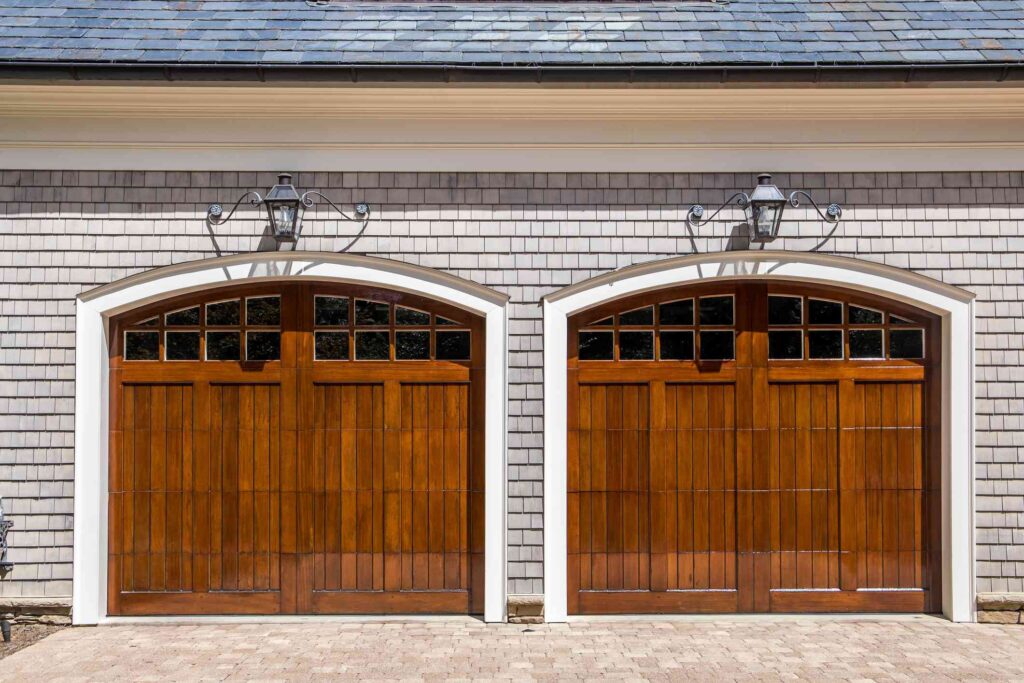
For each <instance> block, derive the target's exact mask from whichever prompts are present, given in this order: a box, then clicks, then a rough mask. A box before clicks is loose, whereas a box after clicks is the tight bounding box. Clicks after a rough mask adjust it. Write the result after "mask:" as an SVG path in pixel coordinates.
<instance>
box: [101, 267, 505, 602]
mask: <svg viewBox="0 0 1024 683" xmlns="http://www.w3.org/2000/svg"><path fill="white" fill-rule="evenodd" d="M111 334H112V335H113V339H112V344H111V348H112V357H111V376H110V387H111V411H110V415H111V434H110V473H109V480H110V489H109V490H110V496H109V572H108V577H109V582H108V602H109V604H108V609H109V613H110V614H113V615H118V614H122V615H125V614H130V615H140V614H274V613H314V614H317V613H320V614H329V613H351V614H360V613H362V614H366V613H424V612H426V613H467V612H481V611H482V601H483V549H484V531H483V529H484V527H483V524H484V517H483V515H484V505H483V503H484V494H483V491H484V486H483V475H484V472H483V412H482V409H483V405H484V396H485V392H484V385H483V348H484V327H483V322H482V319H480V318H479V317H477V316H474V315H471V314H469V313H467V312H466V311H463V310H460V309H457V308H453V307H451V306H448V305H445V304H442V303H439V302H436V301H430V300H426V299H423V298H421V297H417V296H413V295H410V294H404V293H400V292H395V291H387V290H380V289H370V288H365V287H358V286H349V285H327V284H309V283H269V284H261V285H256V286H253V285H247V286H245V287H233V288H221V289H217V290H211V291H208V292H204V293H202V294H193V295H189V296H185V297H179V298H176V299H174V300H170V301H165V302H161V303H160V304H158V305H153V306H149V307H146V308H144V309H138V310H135V311H132V312H130V313H128V314H124V315H122V316H119V317H118V318H116V319H115V320H114V321H113V322H112V325H111Z"/></svg>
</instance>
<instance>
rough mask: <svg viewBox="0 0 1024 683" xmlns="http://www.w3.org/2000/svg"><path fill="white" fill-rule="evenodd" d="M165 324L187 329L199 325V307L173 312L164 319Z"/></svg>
mask: <svg viewBox="0 0 1024 683" xmlns="http://www.w3.org/2000/svg"><path fill="white" fill-rule="evenodd" d="M164 322H166V323H167V324H168V325H173V326H175V327H185V326H192V325H198V324H199V306H192V307H191V308H185V309H182V310H180V311H172V312H171V313H168V314H167V315H166V316H165V317H164Z"/></svg>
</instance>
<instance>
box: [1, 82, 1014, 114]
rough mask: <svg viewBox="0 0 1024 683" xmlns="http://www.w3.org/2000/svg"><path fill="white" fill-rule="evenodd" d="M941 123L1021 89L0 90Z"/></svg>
mask: <svg viewBox="0 0 1024 683" xmlns="http://www.w3.org/2000/svg"><path fill="white" fill-rule="evenodd" d="M10 116H14V117H32V116H46V117H76V118H81V117H96V118H108V117H114V118H118V117H132V118H148V117H156V118H163V117H179V116H185V117H189V118H213V119H218V118H222V117H225V116H229V117H231V118H235V119H269V120H274V119H281V118H289V119H295V118H301V119H322V118H328V119H334V120H337V119H342V120H344V119H364V118H373V119H396V120H404V119H418V120H423V119H431V118H434V119H447V120H452V119H455V120H462V119H476V118H496V119H526V120H538V119H541V120H544V119H566V118H568V119H585V120H619V119H641V120H642V119H651V118H653V119H668V120H699V119H716V120H723V119H725V120H744V119H753V118H756V119H760V120H765V119H769V120H770V119H787V120H788V119H843V120H851V119H862V120H863V119H870V120H874V119H908V118H913V119H921V118H926V119H949V118H956V119H959V118H972V119H992V118H1007V117H1010V118H1017V117H1021V116H1024V89H1015V88H1010V87H1003V88H992V87H977V88H927V89H923V88H857V87H846V88H743V89H723V88H714V87H711V88H701V89H696V88H693V89H680V88H671V89H669V88H619V89H611V88H592V89H581V88H559V89H551V88H540V87H537V88H514V87H513V88H492V87H485V88H450V89H444V90H439V89H438V88H397V87H396V88H381V87H366V86H348V87H333V88H332V87H319V88H317V87H284V86H279V87H274V86H264V87H246V86H239V87H223V86H191V85H190V86H178V85H170V84H169V85H166V86H151V85H56V86H55V85H0V117H10Z"/></svg>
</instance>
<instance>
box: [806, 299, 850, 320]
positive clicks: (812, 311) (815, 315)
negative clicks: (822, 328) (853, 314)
mask: <svg viewBox="0 0 1024 683" xmlns="http://www.w3.org/2000/svg"><path fill="white" fill-rule="evenodd" d="M807 322H809V323H810V324H811V325H841V324H842V322H843V305H842V304H841V303H839V302H837V301H823V300H821V299H811V300H810V301H809V302H807Z"/></svg>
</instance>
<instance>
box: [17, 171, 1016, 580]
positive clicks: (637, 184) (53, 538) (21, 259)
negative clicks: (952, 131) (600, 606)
mask: <svg viewBox="0 0 1024 683" xmlns="http://www.w3.org/2000/svg"><path fill="white" fill-rule="evenodd" d="M775 180H776V182H778V184H779V185H780V186H781V187H786V188H807V189H808V190H811V191H812V193H813V194H814V195H815V197H816V198H818V200H819V201H838V202H840V203H842V204H843V206H844V209H845V213H844V215H843V218H844V220H843V222H842V224H841V225H840V227H839V230H838V232H837V236H836V238H835V239H833V240H832V241H830V242H828V243H827V244H826V246H825V247H824V248H823V249H822V251H823V252H828V253H835V254H840V255H844V256H854V257H857V258H861V259H867V260H875V261H879V262H883V263H886V264H889V265H892V266H897V267H900V268H910V269H913V270H915V271H917V272H920V273H922V274H923V275H927V276H929V277H932V278H936V279H938V280H941V281H943V282H947V283H949V284H953V285H958V286H961V287H965V288H967V289H969V290H971V291H973V292H975V293H976V294H977V296H978V300H977V321H976V326H977V337H976V346H977V353H976V357H977V375H976V379H977V387H976V391H977V418H976V424H977V437H976V440H977V462H978V465H977V482H976V486H977V500H976V506H977V539H978V547H977V561H978V575H979V581H978V586H977V589H978V590H979V591H982V592H984V591H1004V590H1009V591H1021V590H1024V424H1022V418H1021V415H1022V413H1024V370H1022V368H1024V357H1022V354H1024V351H1022V349H1024V181H1022V174H1021V173H1019V172H1014V173H840V174H820V173H808V174H779V175H777V176H776V178H775ZM273 181H274V177H273V176H272V175H270V174H255V173H232V172H227V173H198V172H196V173H189V172H181V173H172V172H142V171H138V172H118V173H110V172H78V171H73V172H61V171H52V172H51V171H17V170H8V171H2V172H0V240H2V243H0V259H2V261H0V282H2V289H0V495H2V496H3V498H4V502H5V505H6V508H7V510H8V512H9V513H10V515H11V517H12V519H13V520H14V521H15V523H16V525H17V526H16V527H15V528H14V530H13V531H12V532H11V535H10V541H11V544H12V550H11V553H10V559H11V560H13V561H14V562H16V563H17V566H16V567H15V569H14V571H13V573H12V574H11V575H10V576H8V577H7V578H6V579H5V580H3V581H0V595H8V596H10V595H48V596H66V595H69V594H70V593H71V545H72V543H71V529H72V524H73V520H72V496H73V491H72V480H73V464H74V463H73V460H74V458H73V429H74V424H73V422H74V420H73V413H74V405H73V395H74V387H73V375H74V367H73V362H74V350H73V349H74V325H75V318H74V315H75V304H74V297H75V295H76V294H78V293H79V292H81V291H84V290H87V289H90V288H92V287H95V286H97V285H100V284H104V283H107V282H111V281H113V280H117V279H119V278H122V277H125V276H127V275H130V274H132V273H137V272H140V271H143V270H147V269H150V268H154V267H158V266H163V265H167V264H171V263H179V262H182V261H186V260H192V259H200V258H209V257H212V256H216V255H217V254H231V253H237V252H250V251H254V250H257V249H261V248H267V247H268V245H267V241H263V242H261V240H260V238H259V237H257V236H255V235H257V233H258V232H259V231H260V229H261V228H262V224H263V221H262V220H259V219H258V218H256V214H255V213H250V214H248V215H247V216H246V217H245V218H246V219H244V220H234V221H232V222H230V223H228V224H227V225H224V226H221V227H218V228H216V229H215V231H214V235H213V236H211V234H210V233H209V232H208V231H207V229H206V227H205V224H204V221H203V216H204V214H205V210H206V206H207V205H208V204H209V203H212V202H214V201H227V200H228V199H232V200H233V198H235V197H237V196H238V194H240V193H241V192H242V191H244V190H248V189H254V188H255V189H263V188H265V187H268V186H270V185H271V184H273ZM296 182H297V183H298V184H299V185H300V186H302V187H303V188H316V189H320V190H324V191H325V192H327V193H328V194H330V196H331V197H332V198H334V199H335V200H336V201H339V202H341V203H345V202H350V201H352V200H356V199H366V200H367V201H369V202H370V203H371V204H373V205H375V207H376V210H375V217H374V218H375V219H374V220H373V221H372V222H371V223H370V226H369V228H368V230H367V233H366V235H365V236H364V237H363V238H361V239H360V240H358V241H357V242H356V243H355V245H354V246H353V248H352V250H351V251H352V252H353V253H365V254H370V255H374V256H381V257H385V258H391V259H399V260H403V261H408V262H412V263H417V264H420V265H424V266H428V267H431V268H438V269H441V270H445V271H448V272H451V273H453V274H455V275H458V276H461V277H464V278H468V279H471V280H474V281H476V282H479V283H481V284H484V285H487V286H489V287H493V288H495V289H498V290H501V291H503V292H506V293H508V294H509V295H510V296H511V297H512V300H511V304H510V305H511V309H510V317H511V324H510V335H511V336H510V348H511V368H510V373H509V378H510V383H511V386H510V389H509V395H510V405H509V412H510V416H509V429H510V434H509V454H508V459H509V479H510V483H509V501H508V509H509V516H508V529H509V545H510V548H509V591H510V592H511V593H538V592H540V591H541V590H542V580H543V567H542V563H541V559H542V547H541V543H542V534H543V517H542V506H543V505H542V462H543V455H544V454H543V450H542V435H541V426H542V420H543V415H542V402H541V398H542V385H541V381H542V367H541V363H542V348H541V345H542V337H541V332H542V329H541V328H542V322H541V309H540V306H539V299H540V297H542V296H543V295H545V294H547V293H549V292H553V291H555V290H557V289H558V288H560V287H563V286H565V285H568V284H571V283H574V282H579V281H581V280H585V279H587V278H589V277H592V276H594V275H597V274H599V273H603V272H607V271H609V270H612V269H615V268H619V267H622V266H626V265H630V264H633V263H638V262H642V261H647V260H652V259H660V258H665V257H668V256H675V255H679V254H685V253H689V252H690V251H691V250H692V247H693V244H691V240H690V239H689V237H688V236H687V233H686V230H685V227H684V225H683V217H684V215H685V211H686V208H687V207H688V206H689V205H690V204H691V203H693V202H695V201H698V200H699V201H700V202H702V203H704V204H705V205H709V206H710V205H717V204H718V203H719V202H721V201H724V200H725V199H726V198H727V197H728V196H729V195H730V194H731V193H732V192H734V191H737V190H748V189H749V188H750V187H751V186H752V184H753V182H754V180H753V178H752V177H751V176H749V175H747V174H736V175H732V174H707V175H700V174H679V175H672V174H643V173H638V174H606V173H605V174H554V173H552V174H544V173H537V174H502V173H466V174H454V173H451V174H449V173H365V174H340V173H339V174H327V173H302V172H301V171H300V172H299V173H298V174H297V177H296ZM791 211H793V212H794V213H796V211H795V210H791ZM808 215H809V214H808ZM729 229H730V224H729V223H728V222H725V221H723V222H716V223H715V224H714V225H713V226H709V227H708V228H705V229H702V230H701V231H700V233H699V235H698V237H696V239H695V240H694V242H695V243H696V246H697V248H698V249H699V250H700V251H701V252H704V251H716V250H721V249H727V248H737V247H742V246H743V244H742V242H737V241H735V240H731V239H730V237H729V235H728V234H727V233H728V231H729ZM800 229H801V230H803V231H805V232H806V233H807V234H809V235H816V234H820V232H821V230H822V226H821V225H820V223H819V222H818V221H817V220H808V221H806V222H803V223H801V224H800ZM303 232H304V236H303V237H302V239H301V240H300V242H299V248H300V249H306V250H323V251H337V250H340V249H341V248H343V247H344V246H345V245H346V244H347V243H348V242H349V239H348V237H347V235H349V234H350V233H351V228H350V226H349V225H348V224H345V223H342V222H338V221H335V220H334V219H333V216H332V215H331V214H329V213H328V212H327V211H325V210H323V209H316V210H312V211H310V212H309V213H308V214H307V218H306V222H305V224H304V230H303ZM268 241H269V240H268ZM815 243H816V240H814V239H813V238H811V239H805V240H799V241H798V240H794V239H792V238H783V239H780V240H779V241H778V242H777V243H776V244H775V245H774V246H776V247H784V248H789V249H809V248H811V247H812V246H814V244H815ZM271 244H272V241H271Z"/></svg>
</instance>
